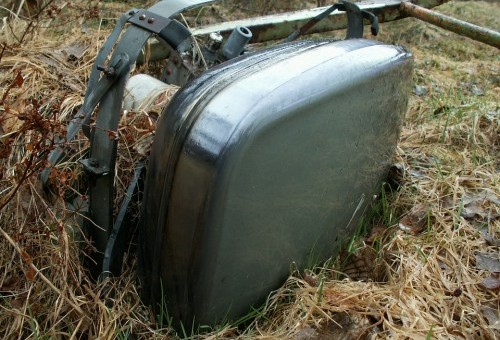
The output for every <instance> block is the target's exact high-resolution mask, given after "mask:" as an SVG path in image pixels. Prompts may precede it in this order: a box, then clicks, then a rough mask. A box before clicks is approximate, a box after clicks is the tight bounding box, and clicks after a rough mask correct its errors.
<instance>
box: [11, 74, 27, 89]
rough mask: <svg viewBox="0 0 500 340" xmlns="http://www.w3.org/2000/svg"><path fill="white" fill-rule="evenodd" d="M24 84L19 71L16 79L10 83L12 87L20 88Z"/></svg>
mask: <svg viewBox="0 0 500 340" xmlns="http://www.w3.org/2000/svg"><path fill="white" fill-rule="evenodd" d="M23 83H24V78H23V75H22V74H21V71H19V72H17V75H16V78H15V79H14V81H13V82H12V87H21V86H23Z"/></svg>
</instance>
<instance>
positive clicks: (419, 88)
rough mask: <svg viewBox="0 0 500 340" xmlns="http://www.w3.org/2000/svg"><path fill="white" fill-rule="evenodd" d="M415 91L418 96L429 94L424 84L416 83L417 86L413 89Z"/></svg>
mask: <svg viewBox="0 0 500 340" xmlns="http://www.w3.org/2000/svg"><path fill="white" fill-rule="evenodd" d="M413 93H415V94H416V95H417V96H420V97H421V96H425V95H426V94H427V88H426V87H425V86H422V85H415V88H414V89H413Z"/></svg>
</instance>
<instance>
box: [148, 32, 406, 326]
mask: <svg viewBox="0 0 500 340" xmlns="http://www.w3.org/2000/svg"><path fill="white" fill-rule="evenodd" d="M290 46H293V48H290V47H288V49H287V48H286V47H281V48H282V49H283V50H281V51H279V52H276V49H274V50H271V51H267V52H266V51H264V52H259V53H258V54H256V55H253V56H249V57H244V58H240V59H237V60H236V61H235V62H233V63H229V64H227V65H223V66H222V67H220V68H218V69H217V70H215V71H212V75H209V76H208V77H206V78H202V79H198V80H195V81H194V82H193V83H192V84H191V85H190V86H189V85H188V86H187V87H186V88H185V89H183V90H182V91H181V93H180V94H179V95H178V96H177V97H176V100H174V101H173V102H172V103H171V105H170V106H169V107H168V108H167V110H166V112H165V118H164V120H165V123H163V122H162V123H161V124H160V129H165V130H161V131H158V136H157V139H156V141H155V145H154V150H153V153H152V157H151V160H150V161H151V163H150V169H149V171H150V174H149V176H150V178H149V179H148V182H147V183H146V193H145V199H144V205H145V210H144V213H145V216H146V218H145V223H144V225H143V226H142V230H141V233H142V234H143V238H142V241H141V249H142V256H141V265H142V266H143V267H144V268H146V274H148V273H149V274H154V275H157V276H156V277H155V278H153V279H148V275H145V276H143V277H144V278H146V281H145V283H146V285H147V286H148V288H149V286H151V289H150V290H149V293H150V295H149V296H148V297H149V299H150V302H153V303H154V302H155V301H159V298H160V296H161V292H159V290H158V288H154V287H158V286H159V282H160V281H162V282H163V288H164V294H165V298H166V303H167V306H168V308H169V314H170V315H172V316H174V318H175V319H176V320H177V321H182V322H184V323H186V324H191V322H192V321H193V320H195V323H197V324H211V325H213V324H216V323H217V322H221V321H222V320H224V319H225V318H227V319H234V318H237V317H238V316H240V315H242V314H245V313H247V312H248V310H249V308H250V306H255V307H257V306H258V305H259V304H260V303H262V302H263V301H264V299H265V298H266V296H267V295H268V294H269V292H270V291H271V290H272V289H275V288H277V287H279V285H280V284H281V283H282V282H283V281H284V280H285V279H286V277H287V275H288V274H289V268H290V265H291V263H292V262H294V263H295V264H296V266H297V267H298V268H301V269H302V268H304V267H305V266H307V265H310V264H311V263H318V262H319V261H322V260H325V259H326V258H328V257H329V256H331V255H332V254H334V253H335V252H336V251H337V250H338V248H339V246H340V245H341V244H342V243H343V242H344V241H345V240H346V239H348V238H349V237H350V236H351V234H352V232H353V229H354V228H355V226H356V223H357V221H358V219H359V217H360V216H361V215H362V213H363V212H364V210H365V208H366V206H367V204H368V203H369V202H370V200H371V198H372V196H373V195H374V194H375V193H376V192H377V190H378V188H379V184H380V181H381V180H382V179H383V178H384V176H385V175H386V171H387V169H388V165H389V162H390V159H391V156H392V153H393V151H394V147H395V145H396V143H397V139H398V136H399V130H400V126H401V122H402V118H403V115H404V113H405V111H406V105H407V99H408V93H409V84H410V81H411V56H410V54H409V53H408V52H406V51H405V50H404V49H402V48H399V47H394V46H388V45H382V44H379V43H376V42H372V41H367V40H350V41H341V42H330V43H325V42H322V43H318V42H316V43H311V42H309V43H302V45H299V44H294V45H290ZM169 115H173V116H175V115H181V116H182V118H180V117H179V116H177V118H178V119H179V118H180V119H181V121H182V122H176V123H175V122H174V120H171V124H172V123H173V125H169V124H167V123H166V122H167V121H168V120H169V119H172V118H169ZM186 122H188V123H186ZM176 124H177V125H176ZM183 124H184V127H183V128H180V127H181V126H182V125H183ZM174 126H177V128H174ZM172 139H174V140H177V142H176V143H177V145H178V147H177V148H175V147H172V146H173V145H175V143H172V142H171V140H172ZM169 181H170V182H169ZM168 183H170V184H168ZM154 201H155V202H154ZM149 204H152V205H151V206H150V205H149ZM153 249H154V250H153ZM155 289H156V290H155Z"/></svg>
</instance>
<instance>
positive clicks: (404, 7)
mask: <svg viewBox="0 0 500 340" xmlns="http://www.w3.org/2000/svg"><path fill="white" fill-rule="evenodd" d="M400 8H401V12H403V13H405V14H406V15H408V16H412V17H414V18H417V19H420V20H423V21H425V22H428V23H430V24H433V25H436V26H439V27H441V28H444V29H446V30H448V31H452V32H454V33H457V34H460V35H464V36H466V37H469V38H471V39H473V40H477V41H480V42H482V43H485V44H488V45H491V46H493V47H496V48H500V33H499V32H496V31H493V30H490V29H488V28H484V27H481V26H477V25H474V24H471V23H468V22H466V21H462V20H458V19H455V18H452V17H449V16H446V15H443V14H440V13H437V12H433V11H430V10H428V9H425V8H422V7H420V6H417V5H414V4H412V3H409V2H403V3H402V4H401V6H400Z"/></svg>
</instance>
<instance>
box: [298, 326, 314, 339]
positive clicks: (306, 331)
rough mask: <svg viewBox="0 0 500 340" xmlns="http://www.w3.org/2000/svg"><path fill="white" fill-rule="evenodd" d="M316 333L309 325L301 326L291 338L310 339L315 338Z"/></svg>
mask: <svg viewBox="0 0 500 340" xmlns="http://www.w3.org/2000/svg"><path fill="white" fill-rule="evenodd" d="M317 336H318V333H317V332H316V331H315V330H314V329H313V328H311V327H305V328H302V329H301V330H300V331H299V332H298V333H297V334H295V335H294V336H293V338H292V339H293V340H311V339H317Z"/></svg>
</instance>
